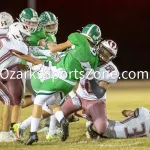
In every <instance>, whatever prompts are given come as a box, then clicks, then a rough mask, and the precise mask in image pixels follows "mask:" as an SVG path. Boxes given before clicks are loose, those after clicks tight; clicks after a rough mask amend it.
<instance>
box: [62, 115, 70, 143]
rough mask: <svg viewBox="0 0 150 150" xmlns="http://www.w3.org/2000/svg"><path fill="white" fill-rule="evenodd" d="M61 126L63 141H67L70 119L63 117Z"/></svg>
mask: <svg viewBox="0 0 150 150" xmlns="http://www.w3.org/2000/svg"><path fill="white" fill-rule="evenodd" d="M60 126H61V130H62V131H61V141H66V139H67V138H68V136H69V121H68V120H67V119H66V118H63V119H62V120H61V122H60Z"/></svg>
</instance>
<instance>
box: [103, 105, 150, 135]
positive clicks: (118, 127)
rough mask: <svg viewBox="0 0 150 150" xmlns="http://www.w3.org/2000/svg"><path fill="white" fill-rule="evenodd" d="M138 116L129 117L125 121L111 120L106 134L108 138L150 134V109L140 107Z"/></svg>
mask: <svg viewBox="0 0 150 150" xmlns="http://www.w3.org/2000/svg"><path fill="white" fill-rule="evenodd" d="M137 111H138V117H128V118H127V119H126V120H124V121H111V120H109V126H108V129H107V131H106V133H105V134H104V136H106V137H108V138H130V137H143V136H150V111H149V110H148V109H146V108H143V107H141V108H138V109H137Z"/></svg>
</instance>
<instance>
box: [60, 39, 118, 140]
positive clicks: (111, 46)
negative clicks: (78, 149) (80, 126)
mask: <svg viewBox="0 0 150 150" xmlns="http://www.w3.org/2000/svg"><path fill="white" fill-rule="evenodd" d="M99 50H100V52H99V57H100V64H101V66H99V67H97V68H96V70H95V75H93V78H95V79H94V81H93V79H92V80H91V79H90V78H92V76H91V77H88V76H87V77H86V76H85V77H84V78H82V79H80V82H79V86H78V88H77V90H76V92H74V91H72V92H70V93H69V96H68V98H67V99H66V101H65V103H64V104H63V105H62V111H63V112H64V115H65V117H66V116H68V115H70V114H71V113H73V112H76V111H79V110H81V109H82V110H83V112H82V117H84V118H86V119H88V120H91V121H92V123H91V125H90V126H89V128H88V132H89V135H90V136H91V138H95V136H97V135H100V134H103V133H104V132H105V131H106V129H107V113H106V90H107V89H108V87H109V84H111V83H116V82H117V80H118V76H119V72H118V69H117V67H116V66H115V65H114V64H113V62H112V59H114V58H115V57H116V55H117V51H118V48H117V44H116V43H115V42H114V41H112V40H104V41H102V42H101V43H100V49H99Z"/></svg>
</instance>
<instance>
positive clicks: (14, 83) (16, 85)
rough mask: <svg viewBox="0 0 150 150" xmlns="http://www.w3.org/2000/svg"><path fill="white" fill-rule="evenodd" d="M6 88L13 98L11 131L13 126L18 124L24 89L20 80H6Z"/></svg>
mask: <svg viewBox="0 0 150 150" xmlns="http://www.w3.org/2000/svg"><path fill="white" fill-rule="evenodd" d="M7 87H8V89H9V91H10V93H11V94H12V95H13V97H14V106H13V109H12V116H11V129H13V125H14V124H16V123H17V122H18V120H19V117H20V109H21V99H22V96H23V88H24V87H23V83H22V79H10V80H8V82H7Z"/></svg>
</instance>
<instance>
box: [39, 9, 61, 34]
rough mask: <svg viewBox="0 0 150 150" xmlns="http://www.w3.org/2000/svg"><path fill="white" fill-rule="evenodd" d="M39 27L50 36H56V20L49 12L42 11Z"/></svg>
mask: <svg viewBox="0 0 150 150" xmlns="http://www.w3.org/2000/svg"><path fill="white" fill-rule="evenodd" d="M39 25H40V26H42V27H43V28H45V31H46V32H47V33H50V34H56V33H57V31H58V19H57V17H56V16H55V15H54V14H53V13H51V12H49V11H44V12H43V13H41V14H40V17H39Z"/></svg>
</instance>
